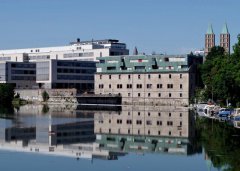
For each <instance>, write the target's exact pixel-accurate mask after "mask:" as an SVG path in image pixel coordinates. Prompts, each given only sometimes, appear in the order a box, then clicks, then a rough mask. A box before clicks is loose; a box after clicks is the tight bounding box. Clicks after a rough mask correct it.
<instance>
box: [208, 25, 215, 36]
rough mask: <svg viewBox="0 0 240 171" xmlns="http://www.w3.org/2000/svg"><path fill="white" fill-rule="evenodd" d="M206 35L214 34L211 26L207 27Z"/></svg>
mask: <svg viewBox="0 0 240 171" xmlns="http://www.w3.org/2000/svg"><path fill="white" fill-rule="evenodd" d="M207 34H214V32H213V28H212V24H209V25H208V29H207Z"/></svg>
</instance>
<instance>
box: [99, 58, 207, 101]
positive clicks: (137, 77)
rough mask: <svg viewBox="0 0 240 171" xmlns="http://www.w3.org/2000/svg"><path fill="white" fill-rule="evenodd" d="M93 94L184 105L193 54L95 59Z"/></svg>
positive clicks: (190, 91)
mask: <svg viewBox="0 0 240 171" xmlns="http://www.w3.org/2000/svg"><path fill="white" fill-rule="evenodd" d="M98 59H99V61H100V63H98V64H97V73H96V74H95V94H119V95H121V96H122V103H123V104H141V105H145V104H146V105H188V104H189V101H190V98H191V97H193V95H194V89H195V84H196V80H195V76H196V73H195V69H196V68H195V65H194V64H195V63H196V59H197V60H198V59H202V58H199V56H193V55H176V56H167V55H135V56H118V57H101V58H98Z"/></svg>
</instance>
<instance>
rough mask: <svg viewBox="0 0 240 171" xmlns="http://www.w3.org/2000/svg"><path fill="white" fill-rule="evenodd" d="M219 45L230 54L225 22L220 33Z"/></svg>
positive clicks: (228, 36) (228, 35)
mask: <svg viewBox="0 0 240 171" xmlns="http://www.w3.org/2000/svg"><path fill="white" fill-rule="evenodd" d="M220 46H221V47H223V48H224V50H225V52H226V53H227V54H230V34H229V32H228V27H227V24H226V23H225V24H224V26H223V29H222V32H221V34H220Z"/></svg>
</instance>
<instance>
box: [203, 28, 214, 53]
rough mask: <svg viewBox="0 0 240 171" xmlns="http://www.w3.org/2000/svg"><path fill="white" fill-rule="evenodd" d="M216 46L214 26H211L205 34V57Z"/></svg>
mask: <svg viewBox="0 0 240 171" xmlns="http://www.w3.org/2000/svg"><path fill="white" fill-rule="evenodd" d="M214 46H215V34H214V33H213V28H212V25H211V24H210V25H209V26H208V29H207V33H206V34H205V51H204V54H205V56H206V55H207V54H208V53H209V52H210V51H211V48H212V47H214Z"/></svg>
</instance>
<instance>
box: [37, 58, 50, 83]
mask: <svg viewBox="0 0 240 171" xmlns="http://www.w3.org/2000/svg"><path fill="white" fill-rule="evenodd" d="M49 69H50V61H45V62H37V81H48V80H49Z"/></svg>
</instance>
